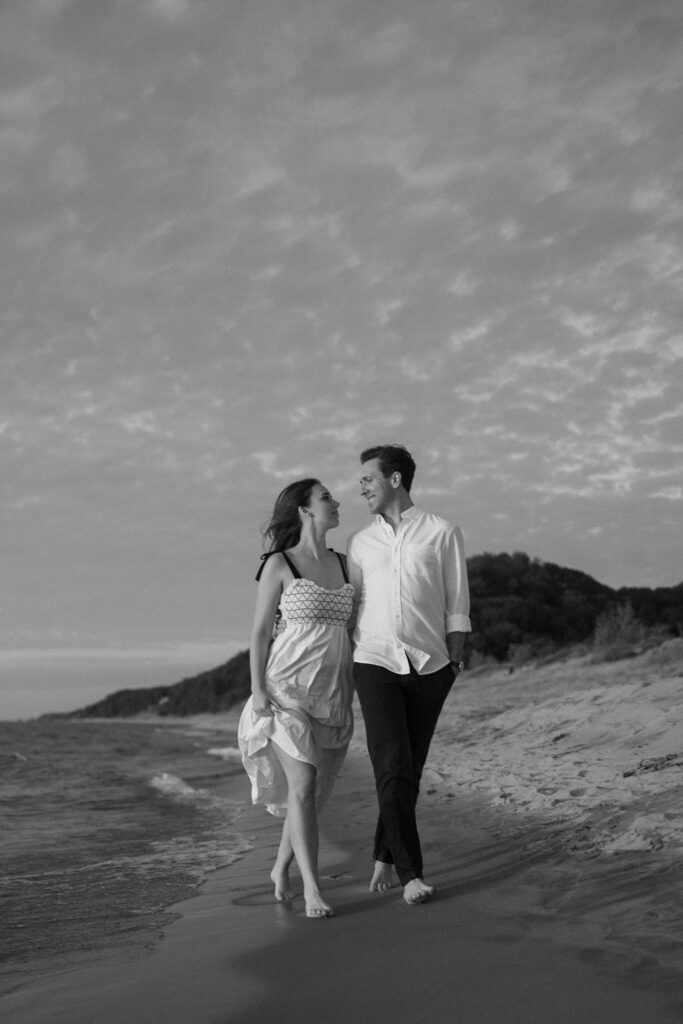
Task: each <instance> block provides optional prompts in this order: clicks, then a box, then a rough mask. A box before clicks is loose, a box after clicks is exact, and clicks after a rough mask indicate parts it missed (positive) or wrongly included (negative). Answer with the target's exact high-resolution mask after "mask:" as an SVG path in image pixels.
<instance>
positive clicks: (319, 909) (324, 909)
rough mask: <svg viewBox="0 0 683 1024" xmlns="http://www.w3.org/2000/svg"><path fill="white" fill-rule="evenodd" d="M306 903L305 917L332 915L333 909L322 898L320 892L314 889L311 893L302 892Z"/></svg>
mask: <svg viewBox="0 0 683 1024" xmlns="http://www.w3.org/2000/svg"><path fill="white" fill-rule="evenodd" d="M304 901H305V903H306V917H317V918H324V917H334V910H333V909H332V907H331V906H330V905H329V903H326V902H325V900H324V899H323V898H322V895H321V893H320V892H319V891H318V890H317V889H315V890H314V891H313V892H311V893H304Z"/></svg>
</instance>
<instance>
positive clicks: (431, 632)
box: [348, 445, 471, 904]
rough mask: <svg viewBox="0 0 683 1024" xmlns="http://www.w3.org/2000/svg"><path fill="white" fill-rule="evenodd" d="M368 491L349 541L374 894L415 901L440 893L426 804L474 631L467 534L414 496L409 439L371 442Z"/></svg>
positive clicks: (365, 468)
mask: <svg viewBox="0 0 683 1024" xmlns="http://www.w3.org/2000/svg"><path fill="white" fill-rule="evenodd" d="M360 461H361V480H360V486H361V494H362V496H363V497H364V498H365V500H366V501H367V503H368V508H369V510H370V512H371V513H372V515H373V516H374V519H373V521H372V523H371V524H370V525H369V526H367V527H365V528H364V529H362V530H359V531H358V532H357V533H355V534H354V535H353V536H352V537H351V538H350V540H349V546H348V566H349V576H350V579H351V582H352V583H353V584H354V587H355V588H356V597H357V600H358V601H359V607H358V616H357V621H356V628H355V632H354V642H355V649H354V677H355V680H356V689H357V692H358V697H359V700H360V705H361V710H362V712H363V718H364V719H365V728H366V734H367V743H368V753H369V754H370V759H371V761H372V766H373V770H374V774H375V784H376V787H377V799H378V802H379V819H378V823H377V831H376V833H375V845H374V859H375V869H374V873H373V876H372V880H371V882H370V889H371V891H373V892H385V891H386V890H387V889H389V888H391V886H392V885H393V884H394V880H393V868H395V870H396V872H397V874H398V878H399V882H400V883H401V885H402V886H403V898H404V899H405V901H406V902H407V903H410V904H414V903H422V902H424V901H425V900H427V899H429V897H430V896H432V895H433V893H434V888H433V886H431V885H427V883H426V882H425V881H424V878H423V865H422V851H421V847H420V838H419V835H418V831H417V823H416V816H415V810H416V804H417V796H418V792H419V788H420V779H421V777H422V769H423V767H424V764H425V761H426V759H427V754H428V752H429V745H430V743H431V739H432V735H433V733H434V729H435V727H436V723H437V720H438V717H439V714H440V712H441V709H442V707H443V703H444V701H445V699H446V697H447V696H448V692H449V690H450V688H451V686H452V685H453V681H454V679H456V678H457V676H458V673H459V672H460V671H461V670H462V667H463V662H462V657H463V648H464V643H465V635H466V633H468V632H469V631H470V630H471V625H470V620H469V589H468V583H467V565H466V562H465V551H464V546H463V540H462V534H461V532H460V530H459V529H458V528H457V527H453V526H451V525H450V524H449V523H447V522H446V520H445V519H442V518H440V517H439V516H436V515H432V514H431V513H429V512H425V511H423V510H422V509H421V508H418V506H417V505H414V504H413V501H412V499H411V497H410V488H411V486H412V482H413V476H414V473H415V462H414V461H413V458H412V456H411V455H410V453H409V452H408V451H407V450H406V449H405V448H404V447H403V446H402V445H379V446H377V447H375V448H367V449H366V450H365V451H364V452H363V453H362V455H361V457H360Z"/></svg>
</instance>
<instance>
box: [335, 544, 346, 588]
mask: <svg viewBox="0 0 683 1024" xmlns="http://www.w3.org/2000/svg"><path fill="white" fill-rule="evenodd" d="M335 555H336V556H337V558H338V559H339V564H340V565H341V571H342V572H343V574H344V583H348V582H349V574H348V573H347V571H346V566H345V564H344V556H343V555H340V554H339V552H338V551H335Z"/></svg>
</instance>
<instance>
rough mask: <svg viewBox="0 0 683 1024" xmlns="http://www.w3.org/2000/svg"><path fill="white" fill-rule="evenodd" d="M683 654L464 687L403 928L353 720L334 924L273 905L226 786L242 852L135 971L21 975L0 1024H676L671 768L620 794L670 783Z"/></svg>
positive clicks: (264, 864)
mask: <svg viewBox="0 0 683 1024" xmlns="http://www.w3.org/2000/svg"><path fill="white" fill-rule="evenodd" d="M681 645H683V641H678V642H675V643H674V645H673V646H672V647H671V648H669V653H668V654H667V655H666V657H663V655H664V654H666V651H665V652H660V654H659V655H657V658H658V659H659V660H658V661H653V659H652V658H650V659H649V660H648V658H647V657H644V658H643V659H634V660H633V661H631V662H629V663H627V664H626V665H624V664H623V663H619V664H617V665H613V666H605V665H598V666H593V667H591V666H590V665H586V663H585V662H583V661H575V662H567V663H560V664H558V665H554V666H544V667H542V668H539V667H537V666H536V667H535V666H530V667H528V668H525V669H520V670H517V671H516V672H515V674H514V675H513V676H510V675H509V674H508V673H505V672H504V670H498V671H491V672H488V673H481V672H479V673H477V672H472V673H466V674H465V676H464V679H463V681H462V684H461V685H460V686H459V687H457V688H455V689H454V691H453V692H452V694H451V696H450V697H449V699H448V701H447V704H446V707H445V708H444V712H443V714H442V717H441V720H440V722H439V726H438V728H437V733H436V736H435V738H434V742H433V746H432V752H431V754H430V758H429V761H428V765H427V768H426V770H425V775H424V779H423V788H422V794H421V797H420V806H419V809H418V810H419V825H420V833H421V836H422V839H423V846H424V853H425V864H426V875H425V877H426V879H427V881H429V882H431V883H434V884H435V885H436V887H437V894H436V897H435V899H434V900H433V901H431V902H429V903H427V904H424V905H422V906H419V907H407V906H406V905H405V903H404V902H403V900H402V898H401V892H400V889H395V890H392V891H391V892H390V893H388V894H386V895H381V896H380V895H378V894H371V893H369V892H368V882H369V878H370V873H371V869H372V863H371V838H372V834H373V832H374V825H375V815H376V805H375V794H374V786H373V783H372V778H371V770H370V765H369V761H368V758H367V754H366V752H365V743H364V730H363V723H362V716H361V715H360V712H358V713H357V714H356V734H355V736H354V738H353V740H352V743H351V747H350V751H349V755H348V758H347V761H346V763H345V765H344V768H343V769H342V773H341V776H340V778H339V780H338V783H337V787H336V789H335V791H334V792H333V794H332V798H331V801H330V804H329V806H328V807H327V808H326V810H325V811H324V813H323V815H322V816H321V850H320V866H321V878H322V881H323V889H324V892H325V894H326V895H327V896H328V898H329V899H330V901H331V902H332V904H333V905H334V906H335V908H336V911H337V914H336V916H335V917H334V918H333V919H332V920H329V921H309V920H307V919H306V918H305V915H304V908H303V900H301V899H299V900H297V901H295V902H294V903H293V904H278V903H276V902H275V901H274V900H273V898H272V893H271V885H270V880H269V871H270V867H271V865H272V861H273V859H274V856H275V851H276V848H277V844H278V840H279V831H280V827H281V822H280V821H277V820H275V819H273V818H272V817H270V816H269V815H268V814H267V813H266V812H265V810H264V809H262V808H253V807H251V806H250V803H249V786H248V780H247V778H246V775H245V776H244V777H243V778H239V779H235V778H233V780H232V781H230V782H228V781H227V780H226V789H227V788H229V789H230V793H231V795H234V794H235V792H237V791H238V796H239V798H240V799H243V800H244V808H245V809H244V812H243V814H242V815H241V817H240V818H239V819H238V821H237V822H236V823H235V827H236V829H237V831H239V833H240V834H241V835H242V836H243V838H244V839H245V840H246V841H247V843H248V844H249V845H250V846H251V850H249V851H248V852H246V853H245V854H244V855H243V856H242V857H241V858H240V859H239V860H236V861H235V862H233V863H232V864H230V865H228V866H227V867H224V868H221V869H219V870H218V871H216V872H214V873H212V874H210V875H209V876H208V877H207V879H206V880H205V881H204V882H203V884H202V885H201V888H200V890H199V893H198V894H197V895H195V896H193V897H191V898H189V899H187V900H184V901H183V902H181V903H177V904H174V905H172V906H170V907H167V908H166V911H167V913H168V914H169V915H173V916H174V918H175V919H174V920H173V921H172V922H171V923H170V924H169V925H168V926H167V927H164V928H163V931H162V933H161V935H160V937H152V938H151V941H150V944H149V947H148V948H147V949H146V950H145V951H143V952H142V953H141V952H140V951H139V949H136V950H133V949H130V950H128V951H126V950H125V949H124V950H121V949H117V950H114V951H113V952H112V954H111V956H109V957H108V959H107V961H106V962H105V961H104V960H103V959H102V958H99V959H98V960H97V961H96V962H94V963H88V958H87V955H84V956H83V957H82V959H81V962H80V963H79V964H76V965H72V966H69V967H67V968H65V969H62V970H55V971H43V972H41V973H39V974H33V975H31V976H27V978H26V980H25V981H24V982H23V983H22V982H20V983H19V984H18V987H16V988H14V990H13V991H11V992H9V993H8V994H7V995H6V996H4V997H3V998H2V999H0V1009H2V1011H3V1013H4V1019H6V1020H7V1022H8V1024H63V1022H64V1021H65V1020H68V1021H69V1024H92V1021H93V1020H95V1019H96V1020H98V1022H99V1024H129V1022H130V1021H135V1020H138V1019H139V1020H144V1021H145V1024H187V1022H188V1021H192V1022H193V1024H246V1022H247V1021H249V1022H250V1024H253V1020H255V1019H258V1020H259V1024H270V1022H272V1024H275V1022H276V1021H277V1024H282V1022H283V1021H285V1020H290V1019H291V1020H296V1021H297V1024H309V1022H310V1024H314V1022H315V1024H320V1022H321V1021H325V1024H342V1022H343V1024H347V1022H348V1020H351V1019H354V1018H355V1017H359V1018H360V1019H362V1020H368V1021H370V1022H371V1024H388V1022H389V1021H393V1020H395V1019H397V1018H398V1019H399V1020H406V1021H407V1022H410V1024H414V1022H418V1024H419V1022H422V1021H424V1022H428V1024H442V1022H443V1024H452V1022H453V1020H454V1019H457V1021H458V1024H482V1022H483V1021H488V1020H490V1021H495V1022H496V1024H497V1022H499V1021H500V1022H506V1024H536V1022H538V1024H570V1022H571V1024H577V1022H580V1024H611V1022H614V1024H617V1022H619V1024H642V1021H644V1020H648V1021H651V1022H652V1024H669V1022H672V1024H673V1022H676V1021H680V1020H681V1019H682V1018H683V970H682V969H681V966H680V964H681V951H682V950H683V939H682V938H681V935H682V934H683V909H681V907H682V906H683V901H681V900H680V899H679V898H678V897H679V895H681V894H683V858H681V845H680V835H681V825H682V823H681V812H680V810H679V807H678V804H679V802H680V801H679V799H678V787H677V786H676V779H677V776H676V771H677V768H676V762H675V760H672V759H671V758H669V759H668V760H666V759H665V760H663V761H662V762H661V764H662V767H663V768H666V770H658V771H654V772H652V771H648V772H634V773H632V774H626V773H627V772H628V770H629V766H630V765H633V764H634V763H637V762H638V761H641V760H644V759H645V758H649V762H648V763H650V762H655V763H659V762H658V761H657V758H666V755H667V752H670V751H671V750H672V749H673V747H675V746H676V743H677V741H678V740H679V739H681V733H680V726H679V724H678V722H679V717H680V713H681V707H682V706H681V700H680V697H679V692H678V691H679V689H680V674H679V671H678V661H677V660H676V656H677V655H678V654H679V653H680V649H681ZM238 717H239V710H238V709H235V711H232V712H230V713H228V714H227V715H223V716H214V715H200V716H194V717H188V718H175V719H170V718H162V719H159V718H156V717H155V718H150V719H145V721H144V722H141V724H147V723H148V722H149V724H153V725H157V726H163V725H164V724H166V725H168V726H172V727H175V728H178V727H180V728H183V729H189V730H192V731H195V730H196V732H197V735H198V736H201V734H202V733H205V734H206V735H207V739H208V733H209V731H211V733H214V734H215V732H216V729H217V728H218V729H223V730H224V731H225V734H226V741H227V742H228V743H229V742H230V740H229V737H230V736H231V734H233V733H234V728H235V725H236V721H237V718H238ZM562 734H564V735H562ZM558 737H559V739H558ZM212 741H213V739H212ZM672 745H673V747H672ZM677 749H678V750H683V742H682V743H681V745H680V746H679V747H678V748H677ZM572 773H574V775H575V776H576V778H579V777H580V778H581V783H580V784H579V783H577V782H576V779H574V778H573V777H570V776H571V775H572ZM580 773H582V774H581V775H580ZM653 809H654V811H655V812H656V814H657V815H659V817H658V818H655V819H654V820H655V822H660V819H661V821H663V822H665V823H666V829H664V828H663V827H661V824H660V828H659V832H658V833H657V835H658V836H659V841H658V842H656V843H653V842H652V841H651V839H652V836H653V834H654V833H653V831H652V823H653ZM596 836H597V837H604V836H607V838H608V839H609V842H605V841H604V839H603V840H602V841H601V842H598V841H596ZM293 881H298V875H297V874H293Z"/></svg>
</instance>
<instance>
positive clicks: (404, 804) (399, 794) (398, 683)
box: [354, 664, 422, 885]
mask: <svg viewBox="0 0 683 1024" xmlns="http://www.w3.org/2000/svg"><path fill="white" fill-rule="evenodd" d="M354 671H355V676H356V689H357V692H358V698H359V701H360V705H361V710H362V712H363V718H364V720H365V731H366V735H367V743H368V753H369V754H370V760H371V761H372V766H373V770H374V774H375V785H376V788H377V799H378V802H379V811H380V820H379V822H378V825H377V831H376V833H375V849H374V858H375V860H376V861H379V862H382V863H385V864H391V863H393V864H394V865H395V867H396V871H397V874H398V877H399V880H400V882H401V884H402V885H406V884H407V883H408V882H410V881H411V880H412V879H414V878H419V877H420V876H421V874H422V853H421V850H420V839H419V836H418V834H417V827H416V823H415V795H416V794H415V779H414V768H413V759H412V755H411V736H410V730H409V725H408V719H407V714H406V697H407V694H406V691H405V687H404V684H405V682H407V681H408V679H409V677H408V676H407V675H406V676H399V675H395V674H394V673H393V672H389V671H388V670H386V669H383V668H380V667H379V666H376V665H362V664H356V666H355V670H354Z"/></svg>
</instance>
